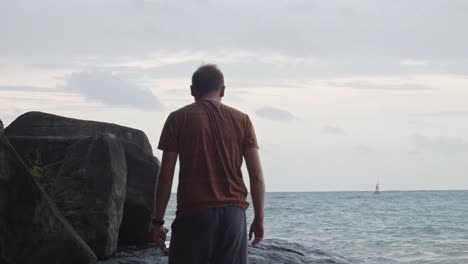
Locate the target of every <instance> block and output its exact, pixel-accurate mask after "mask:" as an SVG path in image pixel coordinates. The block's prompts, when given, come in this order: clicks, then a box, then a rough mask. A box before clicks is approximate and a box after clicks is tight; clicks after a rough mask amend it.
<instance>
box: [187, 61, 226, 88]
mask: <svg viewBox="0 0 468 264" xmlns="http://www.w3.org/2000/svg"><path fill="white" fill-rule="evenodd" d="M222 86H224V76H223V73H222V72H221V70H220V69H219V68H218V66H216V65H214V64H204V65H201V66H200V67H198V69H197V70H196V71H195V72H194V73H193V75H192V87H193V88H194V89H195V90H196V91H198V92H200V93H202V94H205V93H208V92H211V91H215V90H218V89H220V88H221V87H222Z"/></svg>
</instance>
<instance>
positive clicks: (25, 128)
mask: <svg viewBox="0 0 468 264" xmlns="http://www.w3.org/2000/svg"><path fill="white" fill-rule="evenodd" d="M5 134H7V135H8V136H32V137H40V136H45V137H55V136H59V137H89V136H96V135H100V134H114V135H115V136H117V137H121V138H124V139H126V140H129V141H131V142H133V143H134V144H136V145H137V146H139V147H140V148H141V149H143V151H144V152H145V153H147V154H153V150H152V148H151V145H150V143H149V140H148V138H147V137H146V135H145V133H143V132H142V131H141V130H137V129H133V128H129V127H124V126H119V125H115V124H110V123H104V122H96V121H87V120H79V119H74V118H67V117H63V116H58V115H52V114H48V113H42V112H27V113H25V114H23V115H21V116H19V117H18V118H16V120H14V121H13V122H12V123H11V124H10V125H9V126H8V127H7V128H6V129H5Z"/></svg>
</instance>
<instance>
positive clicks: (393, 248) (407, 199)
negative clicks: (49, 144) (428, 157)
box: [167, 191, 468, 264]
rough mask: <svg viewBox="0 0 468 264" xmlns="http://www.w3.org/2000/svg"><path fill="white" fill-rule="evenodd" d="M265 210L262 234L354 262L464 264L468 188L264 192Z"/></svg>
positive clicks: (466, 260)
mask: <svg viewBox="0 0 468 264" xmlns="http://www.w3.org/2000/svg"><path fill="white" fill-rule="evenodd" d="M174 211H175V196H174V195H173V196H172V197H171V202H170V205H169V207H168V213H167V220H168V223H170V222H171V221H172V219H173V217H174ZM265 213H266V216H265V229H266V236H267V237H269V238H281V239H286V240H289V241H297V242H299V243H302V244H304V245H315V246H317V245H318V246H320V247H322V248H323V249H326V250H329V251H333V252H335V253H337V254H339V255H342V256H345V257H348V258H351V259H353V260H355V261H356V262H359V263H366V264H367V263H369V264H373V263H379V264H386V263H413V264H417V263H425V264H426V263H434V264H435V263H437V264H452V263H453V264H455V263H456V264H459V263H468V191H422V192H383V193H382V194H380V195H373V194H372V193H370V192H329V193H268V194H267V199H266V208H265ZM247 218H248V221H249V223H250V222H251V220H252V208H249V210H248V213H247Z"/></svg>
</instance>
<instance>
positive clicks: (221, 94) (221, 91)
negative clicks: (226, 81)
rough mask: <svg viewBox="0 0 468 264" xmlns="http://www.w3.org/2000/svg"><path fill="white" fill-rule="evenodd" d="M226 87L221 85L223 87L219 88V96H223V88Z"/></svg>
mask: <svg viewBox="0 0 468 264" xmlns="http://www.w3.org/2000/svg"><path fill="white" fill-rule="evenodd" d="M225 88H226V86H224V85H223V87H221V89H219V97H223V96H224V89H225Z"/></svg>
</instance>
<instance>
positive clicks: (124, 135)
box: [5, 112, 160, 258]
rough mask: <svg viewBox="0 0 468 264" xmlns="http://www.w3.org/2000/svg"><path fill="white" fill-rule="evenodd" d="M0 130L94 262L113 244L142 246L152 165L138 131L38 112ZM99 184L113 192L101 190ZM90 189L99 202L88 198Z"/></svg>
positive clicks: (152, 180)
mask: <svg viewBox="0 0 468 264" xmlns="http://www.w3.org/2000/svg"><path fill="white" fill-rule="evenodd" d="M5 132H6V134H7V135H8V138H9V140H10V141H11V143H12V145H13V146H14V147H15V149H16V150H17V152H18V153H19V155H20V156H21V157H22V159H23V160H24V161H25V162H26V163H27V165H28V166H29V167H30V168H32V167H34V166H35V165H37V164H38V167H40V168H42V169H43V170H44V171H43V173H42V174H41V175H40V177H37V180H38V181H39V182H40V183H41V185H42V186H43V187H44V189H45V190H46V191H47V193H49V194H50V195H51V197H52V199H53V200H54V202H55V203H56V204H57V205H58V207H59V208H60V209H61V210H62V211H63V213H64V215H65V217H66V218H67V219H68V220H69V221H70V223H71V224H72V226H73V227H74V228H75V229H76V230H77V231H78V233H80V235H82V236H83V238H84V240H85V241H86V242H88V243H89V244H90V246H91V247H92V248H93V250H94V251H95V253H96V254H97V255H98V256H99V257H100V258H105V257H108V256H110V255H112V254H113V253H114V252H115V249H116V247H117V241H118V243H120V244H125V245H135V244H147V243H148V242H149V241H150V239H151V236H150V232H148V227H149V224H150V220H151V216H152V211H153V202H154V201H153V199H154V186H155V183H156V179H157V175H158V171H159V167H160V163H159V160H158V159H157V158H155V157H154V156H153V155H152V150H151V145H150V144H149V142H148V139H147V137H146V135H145V134H144V133H143V132H141V131H139V130H136V129H132V128H127V127H123V126H119V125H114V124H108V123H102V122H94V121H84V120H77V119H71V118H65V117H60V116H56V115H50V114H46V113H40V112H29V113H26V114H24V115H21V116H20V117H18V118H17V119H16V120H15V121H14V122H13V123H11V124H10V126H8V127H7V128H6V129H5ZM99 138H100V140H98V139H99ZM114 150H115V151H114ZM106 155H107V157H108V159H107V160H104V161H103V160H100V159H101V158H103V159H104V158H105V157H106ZM117 171H118V173H117ZM117 179H119V180H117ZM113 180H116V182H113ZM125 182H126V184H125ZM106 184H108V185H112V186H113V187H110V188H109V189H104V185H106ZM118 186H120V187H121V188H123V190H124V191H125V192H124V193H123V194H122V190H117V189H118ZM98 190H101V191H103V192H101V193H102V196H107V198H104V197H99V196H96V194H98V193H99V191H98ZM85 193H86V194H87V195H88V196H87V197H85V195H83V194H85ZM117 194H118V195H117ZM116 195H117V196H116ZM111 197H113V198H111ZM85 198H86V199H85ZM114 198H115V199H114ZM91 200H93V201H94V203H93V202H92V201H91ZM122 201H124V203H123V205H122ZM90 206H91V207H90ZM98 208H101V209H102V210H100V209H98ZM122 208H123V209H122ZM85 210H91V214H88V213H87V212H85ZM122 210H123V213H122ZM99 212H100V213H99ZM99 215H100V218H99V219H97V218H96V217H98V216H99ZM122 215H123V216H122ZM80 218H81V219H80ZM104 225H105V226H106V227H107V228H103V227H105V226H104ZM119 226H120V230H119ZM93 230H98V231H97V232H93ZM93 233H94V235H93ZM117 234H118V235H117ZM98 237H99V238H98Z"/></svg>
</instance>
